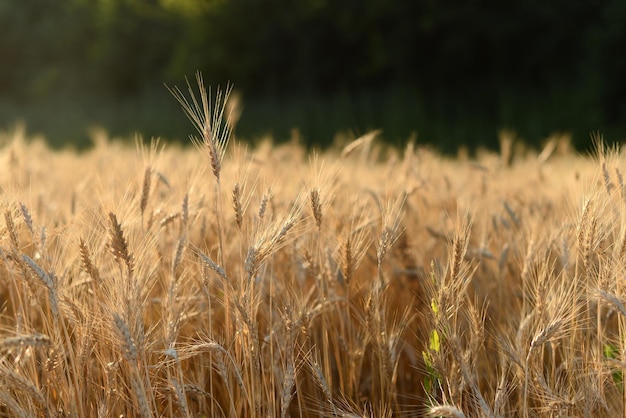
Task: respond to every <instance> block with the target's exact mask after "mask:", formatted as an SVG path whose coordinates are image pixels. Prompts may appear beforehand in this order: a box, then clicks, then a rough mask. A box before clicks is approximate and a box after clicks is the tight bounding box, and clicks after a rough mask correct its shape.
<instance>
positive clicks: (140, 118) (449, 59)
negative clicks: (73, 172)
mask: <svg viewBox="0 0 626 418" xmlns="http://www.w3.org/2000/svg"><path fill="white" fill-rule="evenodd" d="M0 28H1V30H0V129H11V128H12V127H13V126H15V124H16V122H17V121H23V122H24V123H25V124H26V128H27V130H28V131H29V132H31V133H43V134H44V135H45V136H46V137H47V138H48V139H49V140H50V142H52V143H53V144H55V145H59V146H62V145H64V144H74V146H77V147H81V146H84V145H86V144H89V131H90V129H92V128H93V127H95V126H101V127H104V128H105V129H106V130H108V131H109V132H110V133H111V134H112V135H121V136H132V135H133V133H134V132H139V133H141V134H142V135H143V136H144V137H146V138H150V137H151V136H159V137H165V138H168V139H172V140H186V138H187V136H188V134H190V133H193V129H192V126H191V124H190V123H189V122H188V121H187V120H186V118H185V117H184V115H183V113H182V112H181V111H180V107H179V106H178V104H177V102H176V101H175V100H174V99H173V97H172V96H171V94H170V93H169V92H168V91H167V89H166V88H165V87H164V84H166V85H169V86H173V85H178V86H180V87H184V85H185V76H187V77H189V78H190V80H192V81H193V76H194V74H195V72H196V70H201V71H202V72H203V74H204V78H205V82H206V83H207V84H208V85H212V86H217V85H222V86H224V85H225V84H226V83H227V82H232V83H233V84H234V85H235V89H236V90H237V92H238V93H239V95H240V98H241V103H242V105H243V106H242V115H241V119H240V121H239V124H238V126H237V136H238V137H240V138H247V139H250V140H252V141H254V140H255V139H258V138H260V137H262V136H264V135H272V136H273V137H274V139H275V140H276V141H282V140H287V139H289V138H290V137H293V136H294V135H297V136H298V137H299V138H300V140H301V141H302V142H303V143H305V144H307V145H316V146H325V145H328V144H329V143H331V142H332V141H333V138H334V137H335V135H336V134H337V133H338V132H343V133H347V134H348V135H354V136H357V135H360V134H363V133H365V132H367V131H368V130H370V129H376V128H380V129H382V130H383V134H382V138H383V140H385V141H388V142H389V143H392V144H402V143H403V142H405V141H407V140H408V139H409V138H410V137H411V136H414V135H417V140H418V142H421V143H429V144H433V145H434V146H435V147H436V148H438V149H440V150H442V151H444V152H454V150H455V149H456V148H457V147H458V146H459V145H461V144H462V145H465V146H468V147H470V148H471V149H475V148H476V147H480V146H487V147H492V148H494V147H497V145H498V139H497V138H498V131H499V130H500V129H510V130H513V131H515V132H517V133H518V135H519V136H520V137H521V138H523V139H524V140H526V141H527V142H529V143H532V144H537V145H539V142H540V141H541V140H542V139H543V138H545V137H546V136H547V135H550V134H552V133H557V132H570V133H571V134H572V137H573V141H574V144H575V145H576V146H578V147H579V148H584V147H585V146H586V145H587V144H588V143H589V142H590V140H589V134H590V132H592V131H599V132H601V133H602V134H604V137H605V138H606V139H608V140H610V141H620V140H621V139H622V138H624V136H625V133H626V53H625V52H626V2H624V1H622V0H580V1H570V0H551V1H544V0H516V1H514V2H502V1H487V0H446V1H443V0H417V1H414V0H405V1H400V0H395V1H394V0H391V1H383V0H297V1H294V0H1V1H0ZM296 128H297V131H295V130H294V129H296Z"/></svg>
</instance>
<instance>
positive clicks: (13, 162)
mask: <svg viewBox="0 0 626 418" xmlns="http://www.w3.org/2000/svg"><path fill="white" fill-rule="evenodd" d="M175 93H176V95H177V97H178V98H179V99H180V100H182V103H183V105H184V107H185V109H186V111H187V113H188V114H189V116H190V117H191V118H192V121H193V122H194V125H196V128H198V132H199V135H200V137H199V139H197V140H196V145H197V146H196V147H181V146H177V145H174V144H159V143H158V142H157V141H153V142H152V144H151V145H141V143H140V142H137V144H136V146H135V147H133V146H130V145H128V144H126V145H124V143H123V142H121V141H114V140H111V139H110V138H107V137H106V135H105V134H103V133H100V134H99V135H98V138H96V140H95V142H94V147H93V148H92V149H91V150H88V151H85V152H82V153H77V152H74V151H70V150H66V151H52V150H50V149H49V148H48V147H47V146H46V145H45V142H44V141H43V140H41V139H36V138H26V137H25V134H24V132H23V131H20V130H16V131H14V132H10V133H5V134H3V136H2V138H0V142H1V144H2V145H1V148H0V167H2V169H1V170H0V205H1V207H0V209H1V212H2V218H1V220H0V381H1V382H2V384H1V385H0V415H1V416H16V417H32V416H41V417H48V416H51V417H57V416H58V417H66V416H68V417H90V416H94V417H95V416H99V417H110V416H123V417H134V416H142V417H156V416H166V417H170V416H177V417H178V416H182V417H187V416H193V417H220V416H222V417H252V416H255V417H256V416H258V417H316V416H338V417H385V416H387V417H392V416H393V417H404V416H424V415H430V416H444V417H463V416H467V417H504V416H520V417H552V416H583V417H592V416H593V417H595V416H607V417H608V416H619V415H623V414H624V407H625V405H626V387H625V386H624V384H623V379H622V376H623V372H624V369H626V340H625V338H626V335H624V334H625V331H626V307H625V304H626V302H625V298H626V295H625V291H624V289H623V288H624V284H625V279H626V278H625V276H624V271H625V266H626V188H625V186H624V181H623V175H624V173H625V172H626V155H625V154H624V153H623V152H622V151H620V150H619V149H606V148H605V146H604V145H602V142H601V141H600V140H597V141H596V144H597V152H596V153H595V154H594V155H592V156H585V155H580V154H576V153H574V152H573V151H571V150H570V148H569V143H568V140H567V137H565V136H560V137H559V136H555V137H552V138H548V139H547V141H546V146H545V148H544V149H543V150H539V151H538V152H535V151H533V150H529V149H524V147H523V146H521V145H519V144H517V145H516V142H515V141H513V140H512V139H511V137H510V136H508V135H507V134H506V133H503V135H502V141H501V143H502V150H501V152H500V153H489V152H481V153H479V154H478V155H477V156H476V158H471V159H470V158H467V157H465V156H463V155H461V154H460V155H459V157H457V158H448V157H444V156H442V155H439V154H437V153H436V152H433V151H431V150H429V149H428V148H426V147H421V146H418V145H415V144H414V143H410V144H409V145H408V146H407V147H406V149H404V150H401V151H398V150H393V149H386V148H384V147H382V146H381V145H380V144H378V143H377V142H376V140H375V138H374V137H375V133H372V134H369V135H366V136H364V137H361V138H359V139H357V140H355V141H353V142H351V143H348V144H344V146H343V147H341V146H339V145H337V146H336V147H334V148H332V149H330V150H328V151H324V152H322V153H308V152H306V151H305V150H304V149H303V148H302V147H301V146H299V145H297V144H287V145H280V146H279V145H275V144H272V142H271V141H269V140H268V141H265V142H262V143H260V144H259V145H258V146H256V147H254V148H252V147H248V146H245V145H243V144H242V143H239V142H238V141H237V140H236V139H233V140H231V141H229V137H230V135H229V132H228V126H227V125H225V124H223V123H222V122H223V119H222V118H223V115H222V113H220V112H219V111H218V112H215V111H209V110H208V108H207V107H206V106H209V105H210V104H209V103H207V102H206V101H203V99H206V96H204V95H201V97H202V99H199V100H198V101H195V98H193V100H192V98H189V97H188V96H187V100H189V101H187V102H185V95H183V94H182V93H181V92H180V91H176V92H175ZM215 108H216V109H218V110H219V109H223V107H220V101H219V100H218V101H217V102H216V106H215Z"/></svg>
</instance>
